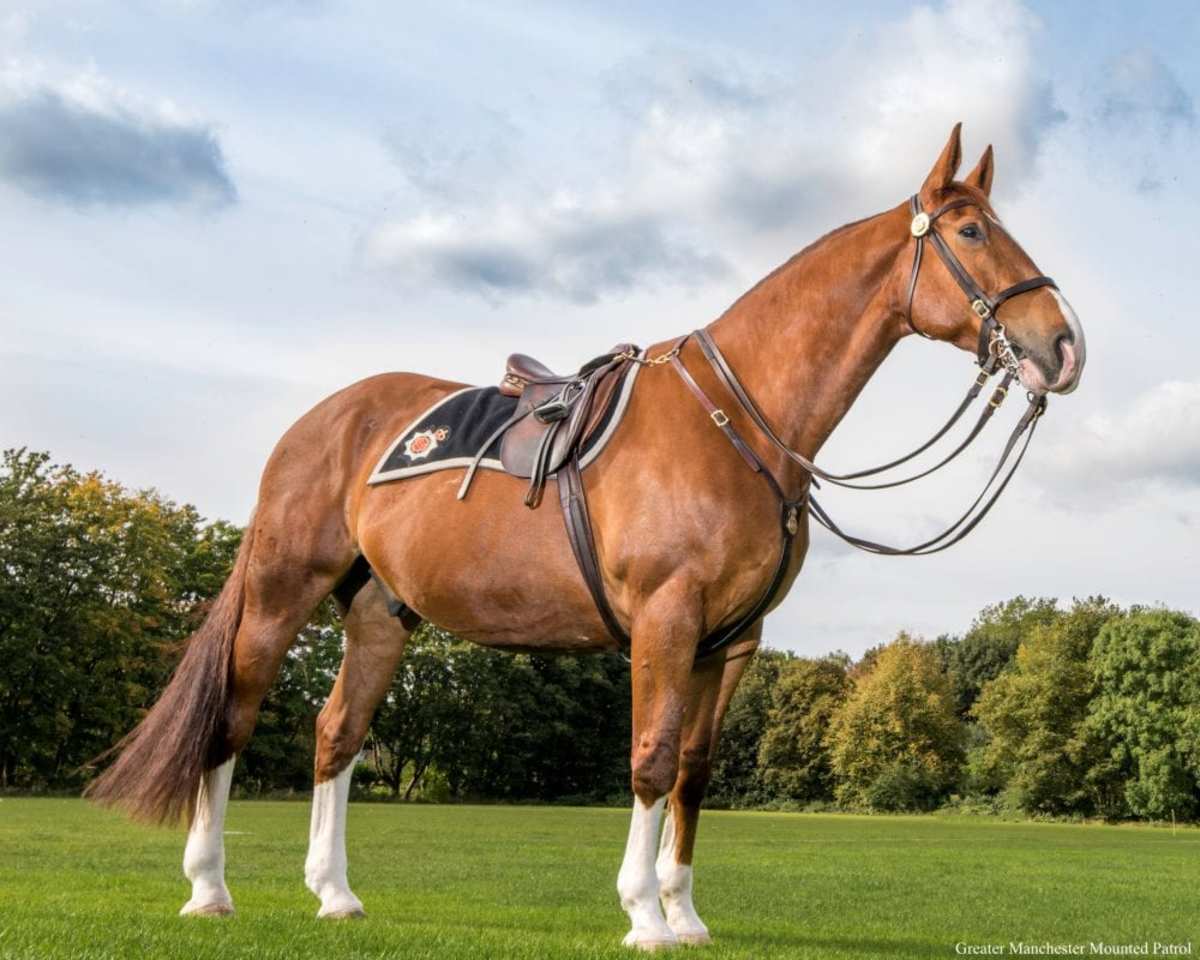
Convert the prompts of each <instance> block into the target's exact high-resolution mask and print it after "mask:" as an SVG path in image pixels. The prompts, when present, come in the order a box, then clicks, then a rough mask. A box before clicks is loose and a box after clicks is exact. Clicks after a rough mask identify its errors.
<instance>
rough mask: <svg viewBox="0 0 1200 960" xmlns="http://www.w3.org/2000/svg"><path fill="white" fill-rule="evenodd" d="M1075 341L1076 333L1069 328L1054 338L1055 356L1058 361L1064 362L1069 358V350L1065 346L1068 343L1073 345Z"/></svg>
mask: <svg viewBox="0 0 1200 960" xmlns="http://www.w3.org/2000/svg"><path fill="white" fill-rule="evenodd" d="M1074 343H1075V334H1074V333H1072V332H1071V331H1069V330H1068V331H1067V332H1066V333H1060V334H1059V335H1058V336H1057V337H1056V338H1055V340H1054V356H1055V357H1056V358H1057V359H1058V362H1059V363H1060V364H1061V363H1063V362H1064V361H1065V360H1066V358H1067V352H1066V350H1065V349H1063V348H1064V347H1066V346H1067V345H1073V344H1074Z"/></svg>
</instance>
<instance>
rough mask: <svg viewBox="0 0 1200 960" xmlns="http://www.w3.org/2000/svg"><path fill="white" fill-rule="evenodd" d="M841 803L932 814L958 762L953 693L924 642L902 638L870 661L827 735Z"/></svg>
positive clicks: (952, 781)
mask: <svg viewBox="0 0 1200 960" xmlns="http://www.w3.org/2000/svg"><path fill="white" fill-rule="evenodd" d="M828 742H829V745H830V749H831V764H832V768H833V773H834V777H835V779H836V781H837V787H836V796H837V799H838V800H839V802H841V803H844V804H846V805H848V806H852V807H868V808H871V809H875V810H903V809H930V808H932V807H934V806H935V805H936V804H937V803H938V802H939V801H940V800H941V799H942V798H943V797H944V796H945V795H946V794H947V793H948V792H949V790H950V789H951V787H952V786H953V785H954V784H955V783H956V782H957V780H958V776H959V770H960V766H961V764H962V759H963V748H962V730H961V725H960V724H959V721H958V717H957V715H956V712H955V701H954V692H953V688H952V686H951V683H950V680H949V678H948V677H947V676H946V674H945V673H944V672H943V671H942V668H941V664H940V662H939V661H938V658H937V655H936V653H935V652H934V651H933V649H932V647H931V646H930V645H929V644H927V643H922V642H919V641H917V640H913V639H912V638H910V637H908V636H907V635H905V634H901V635H900V636H899V637H898V638H897V639H896V640H895V641H894V642H892V643H891V644H889V645H888V646H887V647H885V648H884V649H883V650H881V651H879V652H878V654H877V655H876V656H875V657H874V664H873V666H872V667H871V669H870V670H869V672H867V673H866V674H864V675H862V676H861V677H859V678H858V679H857V680H856V682H855V685H854V690H853V692H852V693H851V694H850V696H849V697H848V698H847V700H846V701H845V703H843V704H842V706H841V707H840V708H839V709H838V710H837V711H836V713H835V714H834V717H833V722H832V724H831V726H830V730H829V738H828Z"/></svg>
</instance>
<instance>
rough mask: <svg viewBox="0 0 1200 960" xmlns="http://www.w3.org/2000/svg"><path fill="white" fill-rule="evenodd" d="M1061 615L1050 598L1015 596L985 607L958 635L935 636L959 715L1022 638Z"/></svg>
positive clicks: (967, 713)
mask: <svg viewBox="0 0 1200 960" xmlns="http://www.w3.org/2000/svg"><path fill="white" fill-rule="evenodd" d="M1060 616H1061V613H1060V611H1059V610H1058V606H1057V601H1055V600H1053V599H1050V598H1046V597H1038V598H1034V599H1029V598H1027V597H1023V596H1018V597H1014V598H1013V599H1012V600H1006V601H1004V602H1003V603H996V604H992V605H991V606H988V607H984V608H983V610H981V611H980V613H979V615H978V616H977V617H976V618H975V620H974V621H973V622H972V623H971V627H970V629H969V630H967V632H966V633H965V634H964V635H963V636H962V637H961V638H959V637H945V636H942V637H938V639H937V640H936V641H934V648H935V650H936V651H937V653H938V656H939V657H940V659H941V661H942V667H943V669H944V670H945V671H946V672H947V673H948V674H950V677H951V679H952V680H953V682H954V695H955V700H956V701H957V704H958V713H959V716H961V717H963V718H964V719H965V718H967V717H969V716H970V712H971V707H973V706H974V705H975V701H976V700H978V699H979V694H980V691H982V690H983V688H984V686H986V685H987V684H988V683H989V682H991V681H992V680H994V679H995V678H996V677H998V676H999V675H1000V674H1001V672H1003V671H1004V670H1005V668H1007V667H1008V665H1009V664H1010V663H1012V660H1013V657H1015V656H1016V653H1017V647H1019V646H1020V644H1021V641H1022V640H1024V639H1025V638H1026V637H1028V636H1029V635H1030V634H1031V633H1032V631H1033V630H1034V629H1036V628H1037V627H1039V626H1043V627H1044V626H1049V625H1050V624H1051V623H1053V622H1054V621H1055V620H1056V619H1058V617H1060Z"/></svg>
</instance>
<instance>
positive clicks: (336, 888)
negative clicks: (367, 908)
mask: <svg viewBox="0 0 1200 960" xmlns="http://www.w3.org/2000/svg"><path fill="white" fill-rule="evenodd" d="M353 773H354V764H353V763H351V764H350V765H349V766H347V767H346V769H345V770H343V771H342V772H341V773H339V774H338V775H337V776H336V777H334V778H333V779H332V780H326V781H325V782H324V783H318V784H317V785H316V787H314V788H313V808H312V827H311V829H310V830H309V833H308V858H307V859H306V860H305V861H304V883H305V885H306V886H307V887H308V889H309V890H311V891H312V892H313V893H315V894H316V895H317V896H318V897H320V898H321V909H320V910H318V911H317V916H318V917H331V918H339V917H361V916H365V914H364V913H363V905H362V901H361V900H359V899H358V897H356V896H355V895H354V894H353V893H351V892H350V884H349V883H348V882H347V880H346V807H347V805H348V804H349V800H350V777H351V776H352V775H353Z"/></svg>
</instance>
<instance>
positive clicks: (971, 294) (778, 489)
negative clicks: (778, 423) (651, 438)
mask: <svg viewBox="0 0 1200 960" xmlns="http://www.w3.org/2000/svg"><path fill="white" fill-rule="evenodd" d="M967 206H975V207H980V206H981V205H980V204H979V203H978V202H976V201H975V200H971V199H968V198H962V199H958V200H952V201H951V202H949V203H947V204H945V205H943V206H942V207H939V208H938V209H937V210H936V211H934V212H933V213H932V214H930V213H926V212H925V211H924V210H923V209H922V208H921V202H920V199H919V197H918V196H917V195H915V194H914V195H913V197H912V198H911V200H910V201H909V208H910V210H911V211H912V214H913V218H912V222H911V223H910V225H909V231H910V233H911V234H912V236H913V238H914V239H915V240H916V249H915V251H914V253H913V266H912V273H911V275H910V277H909V282H908V295H907V297H906V302H907V313H906V315H907V317H908V323H909V326H911V327H912V329H913V330H914V331H916V332H917V333H919V334H921V336H923V337H926V338H928V339H932V338H929V335H928V334H926V333H925V332H924V331H922V330H921V329H920V328H919V327H917V326H916V324H914V323H913V320H912V306H913V299H914V297H915V295H916V289H917V281H918V279H919V277H920V271H921V263H922V260H923V255H924V249H925V242H926V241H927V240H928V241H929V242H930V243H931V244H932V245H933V249H934V251H935V252H936V253H937V255H938V257H939V258H940V259H941V260H942V262H943V263H944V264H945V265H946V268H947V269H948V270H949V271H950V275H951V276H952V277H954V279H955V281H956V282H957V283H958V285H959V287H960V288H961V289H962V291H963V293H965V294H966V296H967V300H968V302H969V304H970V308H971V310H972V312H973V313H974V314H975V315H976V316H977V317H979V320H980V329H979V347H978V349H977V357H978V362H979V366H980V368H981V369H980V372H979V374H978V375H977V376H976V378H975V380H974V381H973V382H972V384H971V386H970V387H969V388H968V390H967V393H966V396H965V397H963V399H962V401H961V402H960V403H959V405H958V407H957V408H956V409H955V410H954V412H953V413H952V414H951V416H950V419H949V420H947V421H946V423H945V424H943V426H942V427H941V428H940V429H939V430H938V431H937V432H936V433H935V434H934V435H933V436H932V437H930V438H929V439H928V440H926V441H925V442H924V443H922V444H921V445H920V446H918V447H917V448H916V449H914V450H913V451H911V452H910V453H907V454H905V455H904V456H902V457H898V458H896V459H894V460H890V461H888V462H887V463H884V464H880V465H879V466H876V467H868V468H866V469H863V470H856V471H853V472H850V473H831V472H830V471H828V470H824V469H822V468H821V467H819V466H818V465H817V464H816V463H814V462H813V461H812V460H810V459H809V458H808V457H806V456H804V455H803V454H802V453H799V452H798V451H796V450H793V449H792V448H791V447H789V446H788V445H787V444H786V443H784V442H783V440H782V439H780V437H779V435H778V434H777V433H776V432H775V431H774V430H773V429H772V428H771V425H770V424H769V423H768V422H767V419H766V417H765V416H764V415H763V413H762V411H761V410H760V409H759V408H758V406H757V404H755V402H754V400H753V398H751V396H750V394H749V392H748V391H747V390H746V388H745V386H743V384H742V382H741V380H739V379H738V377H737V374H735V373H734V372H733V368H732V367H731V366H730V364H729V361H728V360H727V359H726V358H725V356H724V354H722V353H721V350H720V348H719V347H718V346H717V344H716V342H715V341H714V340H713V338H712V335H711V334H710V333H709V332H708V331H707V330H704V329H700V330H696V331H694V332H693V333H692V334H691V335H690V336H692V337H694V338H695V340H696V343H697V344H698V345H699V347H700V350H701V352H702V353H703V354H704V358H705V359H706V360H707V361H708V363H709V365H710V366H711V367H712V369H713V371H714V372H715V373H716V375H717V379H718V380H720V381H721V384H722V385H723V386H724V387H725V388H726V389H727V390H728V391H729V393H730V394H731V395H732V396H733V397H734V399H735V400H736V401H737V403H738V405H739V406H740V407H741V408H742V410H743V411H744V412H745V413H746V414H747V416H749V417H750V419H751V421H752V422H753V423H754V424H755V426H756V427H757V428H758V429H759V431H760V432H761V433H762V434H763V436H765V437H766V438H767V440H768V441H770V443H771V445H772V446H774V447H775V448H776V449H777V450H778V451H779V452H780V453H782V454H783V455H784V456H785V457H787V458H788V459H789V460H791V461H792V462H794V463H796V464H798V465H799V466H801V467H802V468H803V469H804V470H806V471H807V472H808V473H809V474H810V475H811V476H812V477H813V478H814V480H813V485H814V486H816V487H818V488H819V487H820V484H819V483H818V482H817V479H816V478H819V479H820V480H824V481H826V482H827V483H830V484H833V485H834V486H839V487H845V488H848V489H852V490H885V489H890V488H892V487H900V486H904V485H905V484H908V483H912V482H913V481H915V480H920V479H921V478H923V477H927V476H929V475H930V474H932V473H935V472H936V471H938V470H940V469H941V468H942V467H944V466H946V465H947V464H949V463H950V462H951V461H953V460H955V459H956V458H957V457H958V456H959V455H960V454H961V453H962V452H963V451H965V450H966V449H967V447H969V446H970V445H971V443H972V442H973V441H974V440H975V439H976V437H978V436H979V434H980V433H981V432H982V431H983V428H984V427H985V426H986V425H987V423H988V421H989V420H991V418H992V416H993V414H995V412H996V410H997V409H999V407H1000V405H1001V404H1002V403H1003V402H1004V400H1005V398H1006V397H1007V396H1008V391H1009V388H1010V387H1011V385H1012V382H1013V380H1014V379H1016V377H1017V375H1018V373H1019V366H1018V364H1019V357H1018V348H1017V347H1016V346H1015V345H1014V344H1013V343H1012V342H1011V341H1010V340H1009V339H1008V337H1007V335H1006V333H1005V330H1004V326H1003V325H1002V324H1001V323H1000V322H999V321H998V320H997V319H996V311H997V310H998V309H999V308H1000V306H1001V305H1002V304H1004V303H1006V302H1007V301H1008V300H1011V299H1013V298H1014V297H1017V296H1019V295H1021V294H1023V293H1029V292H1030V291H1033V290H1038V289H1040V288H1042V287H1051V288H1054V289H1057V285H1056V284H1055V283H1054V281H1053V280H1052V279H1050V278H1049V277H1046V276H1036V277H1031V278H1029V279H1027V280H1022V281H1020V282H1019V283H1015V284H1013V285H1012V286H1010V287H1007V288H1005V289H1004V290H1002V291H1000V293H998V294H996V295H995V296H994V297H993V296H989V295H988V294H987V293H986V292H985V291H984V290H983V288H982V287H981V286H980V285H979V284H978V283H977V282H976V281H975V278H974V277H972V276H971V274H970V272H969V271H968V270H967V269H966V267H964V266H963V265H962V262H961V261H960V260H959V259H958V257H956V256H955V254H954V251H953V250H951V249H950V246H949V245H948V244H947V243H946V240H945V238H944V237H942V235H941V233H940V232H939V231H938V230H937V221H938V219H940V218H941V217H942V216H943V215H944V214H946V213H948V212H949V211H951V210H957V209H959V208H961V207H967ZM686 339H687V338H686V337H685V338H684V340H686ZM684 340H681V341H679V342H678V343H676V344H675V345H674V347H673V348H672V349H671V350H670V351H669V352H668V354H665V355H664V357H663V358H662V359H664V360H669V361H670V363H671V364H672V366H674V368H675V370H676V372H677V373H678V374H679V376H680V378H681V379H682V380H683V382H684V384H685V385H686V386H687V387H688V389H689V390H690V391H691V392H692V393H693V394H694V395H695V396H696V397H697V398H698V399H699V400H700V402H701V404H702V405H703V406H704V408H705V409H706V410H707V411H708V414H709V417H710V418H711V419H712V421H713V423H714V424H716V426H717V427H719V428H720V429H721V431H722V432H723V433H724V434H725V435H726V437H727V438H728V439H729V440H730V442H731V443H732V444H733V446H734V447H735V448H736V449H737V451H738V452H739V453H740V454H741V455H742V457H743V459H745V460H746V462H747V464H749V466H750V467H751V468H752V469H754V470H755V472H761V473H762V474H763V475H764V477H765V478H766V479H767V480H768V482H769V485H770V486H771V488H772V491H773V492H774V493H775V495H776V498H777V499H778V500H779V501H780V503H781V504H782V505H784V507H785V517H786V519H785V527H786V529H785V534H786V535H788V536H789V537H790V536H794V535H795V533H796V528H795V519H794V518H795V514H794V512H793V511H794V506H795V504H796V503H798V502H802V501H792V500H789V499H787V497H786V496H785V495H784V493H783V487H782V485H781V484H780V482H779V480H778V478H776V477H775V476H774V474H772V473H771V471H770V470H768V469H767V467H766V465H765V464H763V463H762V461H761V460H759V458H758V457H757V456H755V455H754V454H753V452H752V451H751V450H750V448H749V446H748V445H747V444H746V442H745V441H744V440H743V439H742V438H741V436H740V435H739V434H738V433H737V431H736V430H735V429H734V427H733V425H732V423H731V422H730V420H729V417H728V415H727V414H726V413H725V412H724V411H723V410H722V409H721V408H720V407H718V406H717V405H716V404H714V403H713V402H712V401H711V400H710V399H709V398H708V396H707V395H706V394H705V393H704V391H703V390H702V389H701V388H700V386H699V385H698V384H697V383H696V381H695V379H694V378H693V377H692V376H691V374H690V373H688V371H687V369H686V367H684V365H683V362H682V361H681V360H680V359H679V351H680V349H681V348H682V346H683V342H684ZM655 359H659V358H655ZM1001 366H1002V367H1004V370H1005V373H1004V377H1003V379H1002V380H1001V382H1000V384H999V386H997V387H996V389H995V390H994V391H993V392H992V395H991V398H990V399H989V400H988V402H987V405H986V406H985V407H984V408H983V411H982V412H981V413H980V415H979V417H978V419H977V420H976V421H975V424H974V426H973V427H972V428H971V430H970V431H969V432H968V433H967V435H966V437H965V438H964V439H963V440H962V441H961V442H960V443H959V444H958V446H956V447H955V448H954V449H953V450H951V451H950V453H949V454H947V455H946V456H945V457H943V458H942V459H941V460H939V461H938V462H937V463H935V464H934V465H933V466H931V467H928V468H927V469H925V470H922V471H920V472H918V473H914V474H912V475H910V476H907V477H904V478H902V479H899V480H892V481H887V482H878V483H853V482H851V481H854V480H861V479H863V478H867V477H875V476H877V475H879V474H881V473H885V472H887V471H889V470H891V469H893V468H895V467H898V466H900V465H901V464H904V463H907V462H909V461H910V460H912V459H913V458H914V457H917V456H918V455H920V454H922V453H924V452H925V451H926V450H928V449H929V448H930V447H932V446H933V445H934V444H935V443H937V442H938V441H939V440H940V439H942V437H944V436H945V435H946V434H947V433H948V432H949V430H950V429H951V427H953V426H954V425H955V424H956V423H957V422H958V421H959V420H960V419H961V418H962V416H963V414H964V413H965V412H966V411H967V409H968V408H969V407H970V406H971V404H972V403H973V402H974V400H975V399H976V398H977V397H978V396H979V394H980V392H981V391H982V389H983V387H984V385H985V384H986V383H987V382H988V380H989V379H990V377H991V376H992V374H993V373H995V372H996V371H997V369H998V368H999V367H1001ZM1045 410H1046V398H1045V397H1044V396H1034V395H1033V394H1030V395H1029V406H1028V407H1027V408H1026V410H1025V412H1024V414H1022V416H1021V418H1020V419H1019V420H1018V421H1017V423H1016V425H1015V426H1014V427H1013V430H1012V433H1011V434H1010V435H1009V437H1008V440H1007V442H1006V443H1005V445H1004V449H1003V451H1002V452H1001V454H1000V458H999V460H998V461H997V463H996V466H995V468H994V469H993V470H992V473H991V475H990V476H989V477H988V480H987V482H986V483H985V484H984V486H983V489H982V490H981V491H980V493H979V495H978V496H977V497H976V498H975V500H974V501H973V502H972V503H971V505H970V507H968V508H967V510H966V511H965V512H964V513H963V514H962V515H961V516H959V517H958V519H957V520H955V521H954V522H953V523H951V524H950V525H949V526H948V527H947V528H946V529H945V530H943V531H942V532H941V533H939V534H938V535H937V536H935V537H932V538H930V539H929V540H926V541H924V542H923V543H918V544H915V545H913V546H910V547H894V546H889V545H887V544H883V543H877V542H875V541H873V540H868V539H866V538H863V537H859V536H855V535H853V534H849V533H846V532H845V531H844V530H843V529H842V528H841V527H840V526H839V525H838V524H837V523H836V522H834V520H833V519H832V518H831V517H830V516H829V514H828V513H827V512H826V511H825V509H824V508H823V507H822V506H821V505H820V504H819V503H818V502H817V500H816V499H815V498H814V497H812V496H808V497H807V498H803V499H807V502H808V504H809V506H810V508H811V513H812V515H813V517H814V518H816V520H817V522H818V523H819V524H821V526H823V527H825V529H827V530H828V531H829V532H830V533H832V534H834V536H837V537H839V538H841V539H842V540H844V541H845V542H846V543H848V544H850V545H851V546H853V547H857V548H858V549H860V550H865V551H867V552H869V553H876V554H883V555H888V556H923V555H927V554H931V553H938V552H940V551H942V550H945V549H947V548H948V547H951V546H953V545H954V544H956V543H958V542H959V541H960V540H962V539H963V538H964V537H965V536H967V534H969V533H970V532H971V531H972V530H974V529H975V527H976V526H978V525H979V523H980V521H982V520H983V518H984V517H985V516H987V514H988V512H989V511H990V510H991V509H992V507H993V506H994V505H995V503H996V501H997V500H998V499H999V497H1000V494H1001V493H1003V492H1004V489H1005V487H1007V486H1008V483H1009V481H1010V480H1011V479H1012V476H1013V474H1014V473H1015V472H1016V470H1017V467H1019V466H1020V464H1021V461H1022V460H1023V459H1024V457H1025V451H1026V450H1028V448H1029V443H1030V441H1032V439H1033V434H1034V432H1035V430H1036V424H1037V420H1038V418H1039V417H1041V415H1042V414H1043V413H1044V412H1045ZM1022 436H1024V443H1021V438H1022ZM1018 448H1019V452H1018V453H1017V456H1016V459H1015V460H1013V462H1012V464H1011V466H1010V467H1009V468H1008V470H1007V472H1005V465H1006V464H1007V463H1008V461H1009V458H1010V457H1011V456H1012V455H1013V452H1014V451H1015V450H1018ZM997 480H999V483H998V485H996V487H995V489H994V490H992V487H993V485H994V484H996V483H997ZM989 490H992V492H991V495H990V496H988V491H989ZM981 504H982V507H980V505H981Z"/></svg>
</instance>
